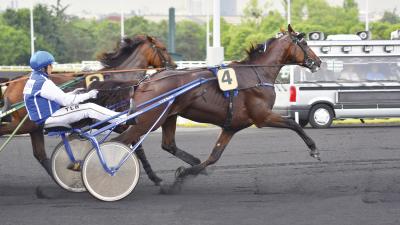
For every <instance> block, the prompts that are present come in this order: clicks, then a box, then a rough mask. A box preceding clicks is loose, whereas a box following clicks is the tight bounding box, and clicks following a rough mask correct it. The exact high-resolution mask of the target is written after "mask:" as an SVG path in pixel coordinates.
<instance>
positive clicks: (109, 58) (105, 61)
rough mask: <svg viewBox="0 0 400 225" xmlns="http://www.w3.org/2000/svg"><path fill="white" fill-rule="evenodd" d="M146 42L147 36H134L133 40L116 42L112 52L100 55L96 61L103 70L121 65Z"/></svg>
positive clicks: (126, 39)
mask: <svg viewBox="0 0 400 225" xmlns="http://www.w3.org/2000/svg"><path fill="white" fill-rule="evenodd" d="M146 40H148V36H147V35H136V36H135V37H133V38H127V37H125V38H123V39H122V40H121V41H120V42H117V45H116V47H115V48H114V50H113V51H112V52H104V53H102V54H101V55H100V56H99V57H98V59H99V61H100V62H101V64H102V65H103V66H104V67H105V68H113V67H117V66H119V65H121V64H122V63H123V62H124V61H125V60H126V59H127V58H128V57H129V56H130V55H131V54H132V52H134V51H135V50H136V49H137V48H138V47H139V46H140V45H141V44H143V43H144V42H145V41H146Z"/></svg>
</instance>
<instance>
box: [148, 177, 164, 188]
mask: <svg viewBox="0 0 400 225" xmlns="http://www.w3.org/2000/svg"><path fill="white" fill-rule="evenodd" d="M150 180H151V181H153V183H154V185H155V186H160V185H161V182H162V181H163V180H162V179H161V178H159V177H157V176H152V177H150Z"/></svg>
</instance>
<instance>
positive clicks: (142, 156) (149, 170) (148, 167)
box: [114, 127, 162, 186]
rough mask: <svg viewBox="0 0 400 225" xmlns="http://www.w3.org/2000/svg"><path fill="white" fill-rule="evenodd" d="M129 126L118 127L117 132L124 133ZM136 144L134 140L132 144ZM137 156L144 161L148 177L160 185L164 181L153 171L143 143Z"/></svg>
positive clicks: (138, 149)
mask: <svg viewBox="0 0 400 225" xmlns="http://www.w3.org/2000/svg"><path fill="white" fill-rule="evenodd" d="M126 129H127V128H126V127H117V128H116V129H114V131H115V132H117V133H119V134H122V133H123V132H124V131H125V130H126ZM135 144H136V142H133V143H132V144H131V145H132V146H134V145H135ZM135 154H136V156H137V157H138V159H139V160H140V162H141V163H142V166H143V169H144V171H145V172H146V174H147V177H148V178H149V179H150V180H151V181H153V183H154V184H155V185H156V186H160V183H161V181H162V179H161V178H159V177H158V176H157V174H156V173H155V172H154V171H153V169H152V168H151V165H150V163H149V161H148V160H147V157H146V154H145V153H144V149H143V146H142V145H139V146H138V148H137V149H136V151H135Z"/></svg>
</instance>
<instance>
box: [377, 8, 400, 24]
mask: <svg viewBox="0 0 400 225" xmlns="http://www.w3.org/2000/svg"><path fill="white" fill-rule="evenodd" d="M380 21H381V22H388V23H391V24H396V23H400V16H398V15H397V13H396V8H394V9H393V11H392V12H389V11H385V12H384V13H383V17H382V19H381V20H380Z"/></svg>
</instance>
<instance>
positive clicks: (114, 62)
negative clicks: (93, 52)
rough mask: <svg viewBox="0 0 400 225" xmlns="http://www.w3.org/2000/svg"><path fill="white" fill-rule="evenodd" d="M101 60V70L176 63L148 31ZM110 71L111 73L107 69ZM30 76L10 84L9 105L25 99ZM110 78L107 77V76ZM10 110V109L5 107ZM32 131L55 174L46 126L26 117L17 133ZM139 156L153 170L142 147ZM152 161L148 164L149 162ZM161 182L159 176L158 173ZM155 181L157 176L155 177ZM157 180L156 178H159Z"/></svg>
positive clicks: (8, 129)
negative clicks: (24, 93) (47, 153)
mask: <svg viewBox="0 0 400 225" xmlns="http://www.w3.org/2000/svg"><path fill="white" fill-rule="evenodd" d="M100 61H101V63H102V64H103V66H104V68H103V69H102V70H100V71H99V73H101V72H102V71H109V70H123V69H126V70H129V69H131V68H149V67H150V68H160V67H165V68H167V67H176V64H175V63H174V62H173V60H172V58H171V57H170V55H169V54H168V53H167V50H166V48H165V45H164V44H163V43H161V42H160V41H158V40H157V39H155V38H153V37H150V36H147V35H137V36H135V37H134V38H132V39H131V38H124V39H123V40H122V41H121V42H119V43H118V44H117V47H116V48H115V49H114V51H113V52H111V53H104V54H102V55H101V56H100ZM143 74H144V72H139V73H138V72H119V73H118V74H115V75H114V73H113V74H110V75H109V79H116V78H117V79H125V80H132V79H141V78H142V75H143ZM106 75H107V73H106ZM27 78H28V76H25V78H24V77H22V78H20V79H19V80H18V81H17V82H12V83H10V84H9V86H8V87H7V89H6V91H5V93H4V101H5V105H12V104H14V103H17V102H21V101H23V94H22V91H23V88H24V86H25V83H26V81H27ZM73 78H75V77H74V76H71V75H70V76H62V75H51V76H50V79H51V80H52V81H53V82H54V83H56V84H61V83H64V82H66V81H69V80H72V79H73ZM106 78H107V77H106ZM84 86H85V85H84V81H81V82H79V83H78V84H77V85H74V86H73V88H77V87H84ZM3 111H6V110H3ZM26 113H27V112H26V110H25V108H22V109H20V110H17V111H16V112H14V113H13V114H12V115H11V116H12V122H11V123H9V124H3V125H1V126H0V136H2V135H4V134H10V133H12V132H13V131H14V129H15V128H16V127H17V125H18V124H19V123H20V121H21V120H22V119H23V118H24V117H25V115H26ZM25 133H29V135H30V137H31V142H32V148H33V155H34V156H35V158H36V159H37V160H38V161H39V163H40V164H41V165H42V166H43V167H44V169H46V171H47V172H48V173H49V174H50V175H51V165H50V160H49V159H48V157H47V155H46V152H45V146H44V135H43V128H42V127H39V126H37V125H36V124H35V123H34V122H32V121H30V120H29V119H28V120H27V121H25V123H24V124H23V126H22V127H21V128H20V130H19V131H18V133H17V134H25ZM137 155H138V157H139V159H140V160H141V161H142V164H143V167H145V170H146V172H148V174H149V173H152V171H151V168H150V165H149V164H148V163H147V160H146V158H145V155H144V152H143V151H142V149H140V150H139V152H138V153H137ZM147 165H148V166H147ZM146 166H147V168H146ZM153 179H155V180H156V181H157V182H159V179H157V177H154V178H153ZM153 181H154V180H153ZM156 181H155V182H156Z"/></svg>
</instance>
